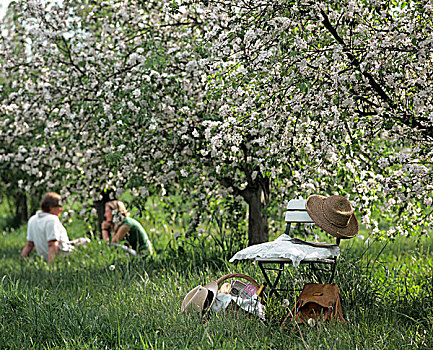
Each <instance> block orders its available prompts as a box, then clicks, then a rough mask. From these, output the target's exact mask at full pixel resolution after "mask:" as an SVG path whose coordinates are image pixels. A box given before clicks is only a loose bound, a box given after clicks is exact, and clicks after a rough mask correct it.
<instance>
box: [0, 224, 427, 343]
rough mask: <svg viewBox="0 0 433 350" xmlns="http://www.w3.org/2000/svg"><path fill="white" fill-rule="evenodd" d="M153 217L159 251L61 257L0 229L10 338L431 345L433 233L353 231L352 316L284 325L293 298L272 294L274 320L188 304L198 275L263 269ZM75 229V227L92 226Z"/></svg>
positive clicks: (346, 289) (341, 280) (1, 311)
mask: <svg viewBox="0 0 433 350" xmlns="http://www.w3.org/2000/svg"><path fill="white" fill-rule="evenodd" d="M152 223H153V224H154V225H155V226H154V230H151V228H152V227H150V226H149V225H148V226H147V230H148V231H150V232H149V233H150V236H151V239H152V240H153V242H154V244H155V248H156V251H157V254H156V256H155V258H154V259H148V260H136V259H131V258H128V257H125V256H124V255H122V254H120V253H119V252H118V251H116V250H113V249H111V248H109V247H107V246H105V245H104V244H102V243H100V242H98V241H97V240H94V241H92V243H91V244H90V246H89V247H88V248H87V249H79V250H78V251H76V252H75V253H74V254H73V255H71V256H69V257H66V258H58V259H57V260H56V262H55V264H54V265H52V266H50V265H48V264H46V263H45V262H43V261H42V260H41V259H39V258H37V257H35V256H32V257H30V258H29V259H27V260H24V261H20V260H19V259H18V255H19V252H20V250H21V249H22V247H23V246H24V244H25V227H23V228H20V229H18V230H8V231H4V232H0V279H1V281H0V283H1V284H0V348H2V349H3V348H11V349H24V348H35V349H41V348H43V349H52V348H60V349H76V348H92V349H93V348H98V349H111V348H126V349H215V348H217V349H219V348H221V349H306V348H307V347H309V348H311V349H409V348H410V349H418V348H433V336H432V331H431V330H432V328H433V287H432V284H433V280H432V275H433V273H432V271H433V254H432V248H433V237H424V238H423V239H420V240H418V241H416V240H415V239H413V238H412V239H406V238H400V239H397V240H396V242H393V243H388V244H387V245H386V246H385V247H384V248H383V245H384V244H385V242H373V243H371V245H370V246H369V247H368V249H367V250H366V248H367V246H366V245H365V243H364V241H362V240H359V239H353V240H349V241H345V242H343V243H342V252H343V255H342V257H341V261H340V263H339V265H338V274H337V276H336V282H337V283H338V285H339V287H340V290H341V297H342V305H343V313H344V315H345V318H346V319H347V320H348V321H349V323H348V324H347V325H339V324H337V325H335V326H329V325H318V326H316V327H313V328H310V327H305V326H302V327H300V328H291V327H290V328H289V329H282V328H280V327H279V326H278V321H279V320H280V318H281V315H284V314H286V313H287V310H285V309H283V308H282V307H281V306H279V304H272V305H270V307H269V309H271V308H272V309H273V310H274V312H275V314H274V313H273V314H270V313H268V318H269V320H270V321H269V322H268V323H267V324H265V323H263V322H261V321H258V320H257V319H254V318H252V319H249V318H247V317H245V315H243V314H241V313H234V312H228V313H216V314H210V315H209V317H208V319H207V320H206V321H202V320H200V318H199V317H198V316H195V315H192V316H187V315H185V314H182V313H180V305H181V302H182V300H183V297H184V296H185V294H186V293H187V292H188V291H189V290H190V289H191V288H193V287H194V286H196V285H197V284H205V283H208V282H210V281H212V280H216V279H217V278H218V277H220V276H222V275H225V274H227V273H229V272H243V273H247V274H249V275H251V276H252V277H254V278H255V279H256V280H258V281H260V282H261V281H262V280H263V278H262V276H261V273H260V271H259V268H258V267H257V266H255V265H253V264H251V263H241V264H237V265H233V264H229V263H227V260H226V259H225V258H223V256H224V254H222V251H221V248H220V247H218V246H215V245H214V244H213V240H212V238H209V237H208V236H206V234H203V236H202V237H201V238H200V240H197V239H192V240H185V239H181V240H178V241H175V240H173V239H172V238H171V232H172V231H174V230H175V228H171V227H165V228H164V224H165V225H166V226H167V223H166V222H160V223H159V224H158V222H156V221H154V222H152ZM68 229H69V232H70V236H71V237H73V238H74V237H78V236H80V235H82V231H81V230H82V229H83V226H82V225H80V224H79V223H71V225H70V226H68ZM158 235H161V237H159V236H158ZM382 249H383V251H382ZM283 280H284V282H285V283H286V284H287V285H291V286H296V287H300V286H302V283H303V269H302V268H301V269H293V268H288V269H286V272H285V274H284V278H283ZM295 298H296V296H295V295H291V297H289V299H290V301H291V303H293V302H294V300H295Z"/></svg>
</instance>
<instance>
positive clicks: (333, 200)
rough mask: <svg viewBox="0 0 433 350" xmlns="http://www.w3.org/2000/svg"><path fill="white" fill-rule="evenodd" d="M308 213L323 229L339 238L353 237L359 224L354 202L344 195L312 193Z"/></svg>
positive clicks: (308, 200) (309, 198) (308, 203)
mask: <svg viewBox="0 0 433 350" xmlns="http://www.w3.org/2000/svg"><path fill="white" fill-rule="evenodd" d="M305 206H306V209H307V212H308V214H309V215H310V217H311V219H312V220H313V221H314V223H315V224H316V225H317V226H319V227H320V228H321V229H322V230H324V231H325V232H327V233H329V234H330V235H332V236H334V237H337V238H353V237H355V236H356V235H357V234H358V231H359V226H358V220H357V219H356V216H355V213H354V210H353V207H352V204H350V202H349V200H347V199H346V198H344V197H342V196H338V195H334V196H330V197H325V196H320V195H317V194H315V195H312V196H310V197H308V199H307V203H306V205H305Z"/></svg>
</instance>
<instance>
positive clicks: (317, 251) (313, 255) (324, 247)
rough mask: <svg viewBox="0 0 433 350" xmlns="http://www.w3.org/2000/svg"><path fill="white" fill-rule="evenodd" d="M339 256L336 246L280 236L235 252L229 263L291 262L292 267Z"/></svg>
mask: <svg viewBox="0 0 433 350" xmlns="http://www.w3.org/2000/svg"><path fill="white" fill-rule="evenodd" d="M339 255H340V248H339V247H338V246H337V245H336V244H331V243H319V242H317V243H316V242H305V241H301V240H300V239H296V238H294V239H292V238H291V237H290V236H288V235H286V234H282V235H281V236H280V237H278V238H277V239H276V240H275V241H272V242H266V243H262V244H256V245H253V246H251V247H247V248H245V249H242V250H240V251H239V252H237V253H236V254H235V255H234V256H233V257H232V258H231V259H230V262H233V261H235V260H255V261H264V262H266V261H276V262H292V264H293V266H294V267H298V266H299V264H300V263H301V262H302V261H304V262H324V261H327V260H328V259H333V258H335V257H338V256H339Z"/></svg>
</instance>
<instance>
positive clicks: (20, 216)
mask: <svg viewBox="0 0 433 350" xmlns="http://www.w3.org/2000/svg"><path fill="white" fill-rule="evenodd" d="M13 201H14V202H15V213H14V218H13V219H12V226H13V227H15V228H16V227H19V226H21V225H23V224H25V223H26V222H27V220H28V207H27V195H26V194H25V193H22V192H19V193H17V194H16V195H15V197H14V198H13Z"/></svg>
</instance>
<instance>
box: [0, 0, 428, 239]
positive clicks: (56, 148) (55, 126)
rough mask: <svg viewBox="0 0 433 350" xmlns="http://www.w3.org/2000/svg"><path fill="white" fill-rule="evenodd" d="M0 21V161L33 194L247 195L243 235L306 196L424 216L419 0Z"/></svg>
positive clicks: (384, 217)
mask: <svg viewBox="0 0 433 350" xmlns="http://www.w3.org/2000/svg"><path fill="white" fill-rule="evenodd" d="M11 10H12V9H11ZM3 26H4V27H5V28H7V32H4V33H3V35H2V41H1V50H0V62H1V64H2V66H3V69H2V71H1V73H0V74H1V77H0V81H1V91H0V93H1V96H2V103H1V106H0V113H1V115H0V136H1V139H0V169H2V174H3V173H4V174H6V173H9V174H10V173H12V174H15V176H14V178H15V179H16V181H15V183H16V184H18V185H19V186H20V187H21V188H22V189H24V190H25V191H27V192H32V191H35V190H36V189H41V188H44V189H61V192H62V194H63V195H65V196H70V195H74V196H77V197H78V198H81V199H86V198H87V199H95V200H96V199H99V196H100V194H101V190H103V189H107V190H113V191H114V193H117V194H120V193H122V192H123V191H125V190H127V189H128V190H130V191H131V192H132V193H133V194H135V195H137V197H138V198H139V199H141V200H142V201H144V199H145V197H146V196H147V195H148V194H149V193H153V192H155V190H156V189H158V190H159V191H161V193H165V192H166V191H171V190H173V189H177V191H180V193H183V195H184V196H188V197H190V198H193V199H194V200H195V201H196V202H197V203H198V204H197V209H198V211H199V212H200V211H203V210H205V208H207V207H208V206H209V204H210V203H211V201H212V200H214V199H218V198H226V199H227V198H231V200H233V201H235V202H242V201H246V202H247V203H248V205H249V241H250V243H251V244H253V243H259V242H262V241H265V240H267V239H268V232H267V229H268V228H267V226H268V225H267V215H266V208H267V206H268V205H269V203H274V204H275V203H277V204H278V205H280V206H284V203H285V201H286V200H287V199H288V197H298V196H303V197H304V198H305V197H307V196H308V195H309V194H312V193H321V194H333V193H339V194H341V195H347V196H349V198H350V199H351V200H352V201H353V203H354V204H355V205H356V206H357V207H358V209H359V213H360V214H361V215H362V222H363V223H364V224H366V225H368V226H369V227H371V228H372V230H373V232H374V233H379V232H382V233H383V232H386V233H388V234H389V235H390V236H393V235H395V234H407V233H409V232H411V231H412V230H415V231H417V232H420V228H421V231H422V226H428V225H430V224H431V215H430V214H431V212H430V209H429V208H430V206H431V203H432V188H433V187H432V152H433V151H432V147H431V145H432V142H431V141H432V136H433V108H432V106H433V105H432V97H431V96H432V94H431V89H432V88H431V86H432V81H431V80H432V74H431V73H432V45H433V37H432V35H431V33H432V7H431V5H430V2H428V1H424V2H415V1H401V2H390V1H349V2H347V1H322V2H313V1H289V0H280V1H277V0H273V1H271V0H269V1H265V0H263V1H241V2H232V1H202V2H199V1H185V2H181V1H158V0H154V1H147V2H135V1H127V0H125V1H63V2H62V3H61V4H57V3H53V4H46V5H43V4H42V3H40V2H37V1H19V2H17V3H16V5H14V8H13V11H11V12H10V16H9V17H8V18H7V21H6V22H5V23H4V25H3ZM4 179H5V177H4V176H3V175H2V181H3V182H4V181H6V180H4ZM7 181H8V180H7ZM376 215H380V216H379V217H380V219H381V220H380V221H381V223H386V224H387V225H382V226H381V225H379V222H378V221H377V219H375V217H376Z"/></svg>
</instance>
